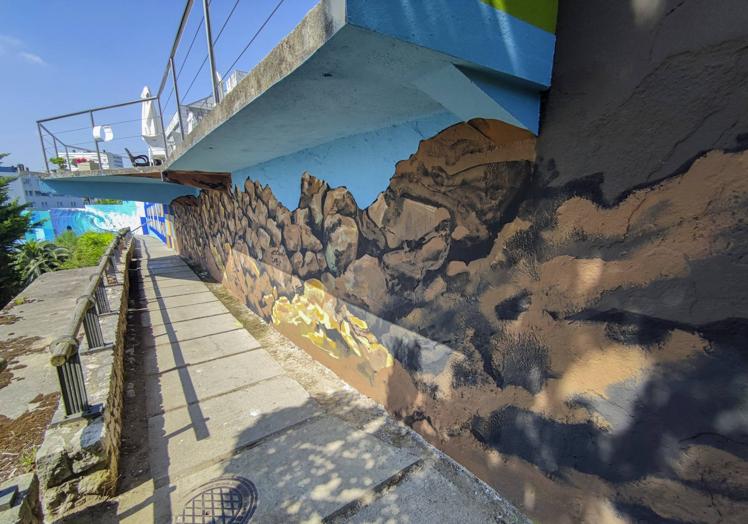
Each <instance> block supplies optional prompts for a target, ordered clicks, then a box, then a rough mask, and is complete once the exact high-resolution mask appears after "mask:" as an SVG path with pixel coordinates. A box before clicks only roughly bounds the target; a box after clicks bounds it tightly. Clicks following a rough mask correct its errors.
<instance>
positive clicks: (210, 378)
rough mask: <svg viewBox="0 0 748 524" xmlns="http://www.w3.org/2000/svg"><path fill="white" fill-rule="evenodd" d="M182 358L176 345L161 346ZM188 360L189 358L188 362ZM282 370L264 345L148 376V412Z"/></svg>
mask: <svg viewBox="0 0 748 524" xmlns="http://www.w3.org/2000/svg"><path fill="white" fill-rule="evenodd" d="M157 351H167V352H171V353H173V354H174V355H175V360H176V361H177V362H179V361H180V359H182V358H183V356H181V355H180V349H179V348H177V347H171V348H170V347H163V348H158V349H157ZM187 363H188V364H189V362H187ZM282 374H283V369H281V367H280V366H279V365H278V363H277V362H276V361H275V360H273V358H272V357H271V356H270V355H269V354H268V353H267V352H266V351H265V350H263V349H256V350H254V351H245V352H244V353H238V354H236V355H232V356H228V357H225V358H220V359H217V360H210V361H208V362H202V363H199V364H195V365H190V366H187V367H182V368H178V369H175V370H173V371H167V372H166V373H162V374H160V375H148V376H147V377H146V384H145V390H146V410H147V412H148V416H149V417H150V416H154V415H157V414H159V413H162V412H164V411H169V410H172V409H176V408H180V407H182V406H186V405H187V404H192V403H195V402H198V401H201V400H204V399H207V398H211V397H215V396H217V395H220V394H222V393H227V392H229V391H233V390H235V389H239V388H241V387H244V386H247V385H249V384H253V383H255V382H259V381H261V380H265V379H268V378H271V377H275V376H278V375H282Z"/></svg>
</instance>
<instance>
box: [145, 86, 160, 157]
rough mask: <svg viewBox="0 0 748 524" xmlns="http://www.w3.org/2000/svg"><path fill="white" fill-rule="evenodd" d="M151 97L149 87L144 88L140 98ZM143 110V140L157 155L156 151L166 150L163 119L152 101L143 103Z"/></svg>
mask: <svg viewBox="0 0 748 524" xmlns="http://www.w3.org/2000/svg"><path fill="white" fill-rule="evenodd" d="M150 97H151V91H150V89H148V86H145V87H144V88H143V91H142V92H141V93H140V98H143V99H145V98H150ZM140 106H141V108H140V111H141V115H140V118H141V132H140V133H141V135H142V136H143V140H144V141H145V143H146V144H148V146H149V147H150V148H151V149H152V150H154V153H156V150H158V149H161V150H163V148H164V132H163V129H162V128H161V117H160V116H159V114H158V109H157V108H156V105H155V104H154V103H153V101H152V100H148V101H147V102H143V103H142V104H140ZM156 154H158V153H156Z"/></svg>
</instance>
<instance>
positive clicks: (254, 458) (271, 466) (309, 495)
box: [154, 415, 459, 523]
mask: <svg viewBox="0 0 748 524" xmlns="http://www.w3.org/2000/svg"><path fill="white" fill-rule="evenodd" d="M270 416H273V415H270ZM416 461H417V459H416V457H414V456H412V455H410V454H408V453H406V452H404V451H401V450H398V449H396V448H393V447H391V446H389V445H387V444H385V443H384V442H382V441H381V440H379V439H377V438H375V437H372V436H370V435H368V434H366V433H364V432H361V431H358V430H355V429H353V428H351V427H350V426H348V425H347V424H346V423H344V422H342V421H341V420H340V419H337V418H334V417H328V416H322V417H320V418H318V419H313V420H310V421H309V422H308V423H305V424H302V425H300V426H296V427H294V428H293V430H292V431H287V432H284V433H282V434H280V435H276V436H274V437H273V438H268V439H266V440H264V441H262V442H261V443H260V444H258V445H256V446H253V447H250V448H248V449H245V450H243V451H240V452H239V453H237V454H236V455H234V456H233V457H231V458H230V459H228V460H226V461H223V462H221V463H218V464H215V465H213V466H211V467H207V468H201V469H200V470H199V471H196V472H194V473H193V474H192V475H189V476H186V477H184V478H181V479H178V480H176V481H172V482H170V483H169V484H168V485H165V486H162V487H160V488H159V489H158V490H157V491H156V493H155V495H154V498H155V500H156V520H157V522H159V523H161V522H163V523H166V522H170V521H171V518H172V515H171V514H170V513H173V515H174V517H175V518H176V517H177V516H178V515H179V514H180V513H181V509H182V507H183V505H184V504H185V503H186V502H187V500H188V499H189V496H190V495H192V494H193V493H191V492H193V490H195V489H196V488H199V487H200V486H201V485H203V484H204V483H206V482H209V481H211V480H214V479H216V478H218V477H221V476H225V475H237V476H241V477H244V478H246V479H248V480H250V481H251V482H253V483H254V484H255V486H256V488H257V493H258V497H259V500H258V504H257V510H256V512H255V514H254V517H253V519H252V520H253V522H263V523H266V522H271V523H276V522H277V523H286V522H320V521H322V519H323V518H324V517H326V516H327V515H330V514H332V513H334V512H335V511H337V510H339V509H340V508H342V507H344V506H346V505H347V504H349V503H351V502H353V501H354V500H356V499H358V498H360V497H363V496H365V495H367V494H369V493H370V492H371V490H372V489H373V488H375V487H376V486H378V485H380V484H382V483H385V482H387V481H388V480H389V479H391V478H393V477H395V476H396V475H398V474H399V473H400V472H401V471H402V470H404V469H405V468H408V467H409V466H411V465H412V464H414V463H415V462H416ZM442 521H443V520H442ZM457 521H459V519H457Z"/></svg>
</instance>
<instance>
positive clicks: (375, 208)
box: [366, 193, 387, 228]
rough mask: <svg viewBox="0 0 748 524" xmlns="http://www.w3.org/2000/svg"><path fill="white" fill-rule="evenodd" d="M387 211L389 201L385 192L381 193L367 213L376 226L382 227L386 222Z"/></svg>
mask: <svg viewBox="0 0 748 524" xmlns="http://www.w3.org/2000/svg"><path fill="white" fill-rule="evenodd" d="M386 211H387V201H386V200H385V197H384V193H379V196H378V197H377V199H376V200H375V201H374V202H373V203H372V204H371V205H370V206H369V207H368V209H367V210H366V214H367V215H369V218H370V219H371V221H372V222H373V223H374V225H375V226H377V227H378V228H381V227H382V225H383V224H384V214H385V212H386Z"/></svg>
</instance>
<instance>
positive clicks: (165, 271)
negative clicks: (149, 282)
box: [140, 263, 192, 277]
mask: <svg viewBox="0 0 748 524" xmlns="http://www.w3.org/2000/svg"><path fill="white" fill-rule="evenodd" d="M186 271H190V272H192V269H191V268H190V266H188V265H187V264H184V263H183V264H179V265H170V266H165V267H142V266H141V268H140V274H141V275H142V276H143V277H152V276H154V275H172V274H174V273H183V272H186Z"/></svg>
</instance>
